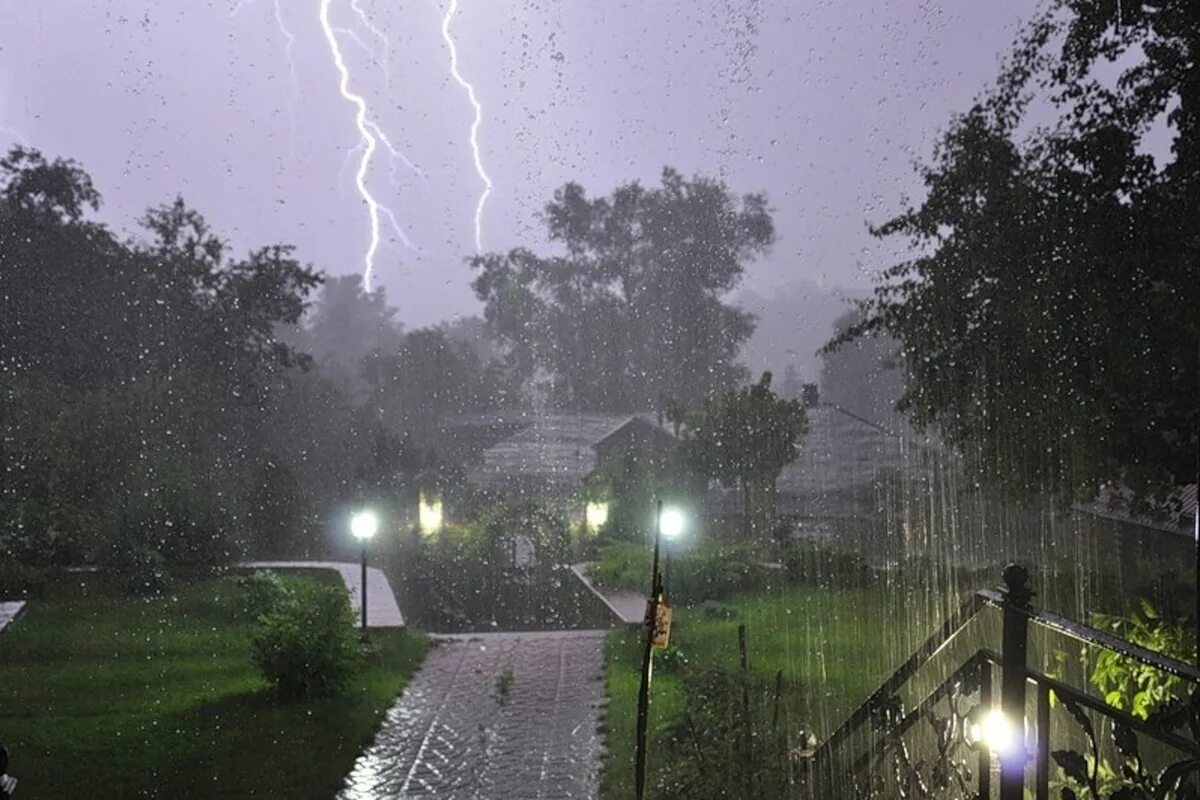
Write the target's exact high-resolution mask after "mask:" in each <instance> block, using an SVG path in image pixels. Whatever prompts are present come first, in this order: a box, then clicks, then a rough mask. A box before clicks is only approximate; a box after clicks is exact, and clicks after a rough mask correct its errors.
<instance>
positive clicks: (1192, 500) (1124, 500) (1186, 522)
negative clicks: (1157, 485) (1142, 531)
mask: <svg viewBox="0 0 1200 800" xmlns="http://www.w3.org/2000/svg"><path fill="white" fill-rule="evenodd" d="M1196 496H1197V484H1194V483H1191V484H1188V485H1187V486H1180V487H1179V489H1178V490H1177V491H1176V492H1175V493H1174V494H1173V495H1171V497H1170V498H1169V499H1168V500H1167V502H1166V503H1165V504H1164V507H1163V509H1162V510H1161V512H1160V513H1158V514H1154V513H1147V514H1135V513H1133V512H1132V511H1130V494H1129V492H1128V491H1125V490H1122V489H1120V488H1116V487H1113V486H1106V487H1104V488H1102V489H1101V490H1100V492H1099V494H1098V495H1097V496H1096V498H1095V499H1094V500H1091V501H1089V502H1086V503H1076V504H1075V510H1076V511H1081V512H1083V513H1085V514H1091V515H1092V516H1094V517H1099V518H1101V519H1107V520H1113V521H1115V522H1125V523H1129V524H1131V525H1141V526H1143V527H1146V528H1154V529H1156V530H1161V531H1170V532H1171V533H1181V534H1185V535H1191V534H1192V532H1193V526H1194V525H1195V520H1196V513H1197V509H1196Z"/></svg>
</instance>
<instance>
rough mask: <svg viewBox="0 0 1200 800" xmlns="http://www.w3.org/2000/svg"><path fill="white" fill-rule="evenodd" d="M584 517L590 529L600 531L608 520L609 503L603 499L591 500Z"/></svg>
mask: <svg viewBox="0 0 1200 800" xmlns="http://www.w3.org/2000/svg"><path fill="white" fill-rule="evenodd" d="M583 515H584V519H585V521H586V522H587V527H588V530H590V531H598V530H600V529H601V528H603V527H604V523H606V522H608V503H605V502H602V501H594V502H589V503H588V504H587V506H586V507H585V508H584V512H583Z"/></svg>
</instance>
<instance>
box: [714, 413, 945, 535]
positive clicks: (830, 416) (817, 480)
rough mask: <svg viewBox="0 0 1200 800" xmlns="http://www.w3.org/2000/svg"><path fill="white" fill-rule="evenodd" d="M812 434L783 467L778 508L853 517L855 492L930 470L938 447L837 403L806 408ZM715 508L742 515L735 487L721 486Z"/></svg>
mask: <svg viewBox="0 0 1200 800" xmlns="http://www.w3.org/2000/svg"><path fill="white" fill-rule="evenodd" d="M807 411H808V433H807V434H806V435H805V436H804V438H803V439H802V440H801V442H800V454H799V456H798V457H797V458H796V460H795V461H793V462H792V463H790V464H788V465H787V466H786V467H784V468H783V472H782V473H780V475H779V479H778V480H777V481H776V483H775V489H776V510H777V511H779V512H781V513H785V514H786V513H790V514H803V515H805V516H841V515H853V514H857V513H860V512H861V509H858V508H855V507H853V505H852V504H854V503H855V495H856V493H860V492H861V491H862V490H864V489H870V488H871V487H873V486H874V485H875V484H876V482H877V481H878V480H879V479H880V478H882V477H884V476H885V475H887V474H896V473H903V474H908V475H912V474H914V473H915V474H922V475H923V474H925V473H926V472H927V471H928V469H929V468H930V465H929V464H928V460H929V458H928V456H929V453H930V452H932V451H934V450H936V449H937V447H936V446H935V445H933V444H932V443H930V442H928V441H927V440H926V439H925V438H924V437H921V436H920V435H918V434H916V433H915V432H913V431H912V430H909V429H903V430H899V431H896V430H892V429H890V428H888V427H885V426H883V425H879V424H877V423H875V422H873V421H871V420H868V419H864V418H863V417H860V416H858V415H856V414H854V413H852V412H849V411H846V410H844V409H842V408H839V407H838V406H833V405H818V406H812V407H810V408H808V409H807ZM713 494H714V496H713V497H710V500H709V506H710V509H711V510H713V511H716V512H718V513H725V514H733V513H740V511H741V503H742V499H741V496H740V493H739V492H737V491H735V490H717V491H715V492H714V493H713Z"/></svg>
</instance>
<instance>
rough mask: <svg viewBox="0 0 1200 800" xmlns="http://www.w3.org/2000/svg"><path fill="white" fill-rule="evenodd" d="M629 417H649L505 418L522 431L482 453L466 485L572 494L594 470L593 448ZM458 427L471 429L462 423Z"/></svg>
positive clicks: (652, 417)
mask: <svg viewBox="0 0 1200 800" xmlns="http://www.w3.org/2000/svg"><path fill="white" fill-rule="evenodd" d="M634 417H641V418H643V419H646V420H648V421H650V422H652V423H655V424H657V423H656V417H655V415H654V414H653V413H640V414H596V413H589V412H556V413H540V414H529V415H527V416H524V417H516V416H514V417H510V418H509V420H508V421H510V422H516V421H521V422H523V423H525V427H523V428H521V430H519V431H517V432H516V433H515V434H513V435H511V436H509V437H508V438H506V439H504V440H503V441H500V442H497V443H496V444H494V445H492V446H491V447H488V448H487V449H485V450H484V451H483V452H482V453H481V454H480V458H479V461H478V463H477V464H476V465H475V466H474V468H473V469H471V471H470V473H469V476H470V478H471V480H472V481H473V482H474V483H476V484H478V485H481V486H486V487H490V488H501V487H508V488H516V487H522V488H528V489H538V490H544V489H567V490H570V489H574V488H576V487H578V486H579V485H580V483H581V482H582V481H583V479H584V478H585V477H586V476H587V475H588V474H589V473H591V471H592V470H593V469H595V467H596V452H595V450H593V449H592V448H593V446H594V445H595V444H596V443H597V442H599V441H601V440H602V439H604V438H605V437H607V436H608V435H609V434H611V433H612V432H613V431H615V430H617V429H618V428H620V427H621V426H622V425H624V424H625V423H627V422H628V421H629V420H630V419H632V418H634ZM462 423H463V424H471V422H470V421H468V420H463V421H462Z"/></svg>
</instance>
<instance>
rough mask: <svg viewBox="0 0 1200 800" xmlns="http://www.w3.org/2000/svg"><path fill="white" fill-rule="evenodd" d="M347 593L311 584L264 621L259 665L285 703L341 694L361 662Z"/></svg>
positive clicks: (257, 645) (257, 643)
mask: <svg viewBox="0 0 1200 800" xmlns="http://www.w3.org/2000/svg"><path fill="white" fill-rule="evenodd" d="M360 657H361V656H360V653H359V650H358V643H357V641H356V637H355V632H354V613H353V611H352V610H351V608H350V603H349V599H348V597H347V595H346V590H345V589H343V588H340V587H337V586H330V585H327V584H320V583H315V582H312V581H305V582H304V583H298V584H297V585H296V586H295V588H293V589H291V590H290V591H288V592H286V594H284V595H283V596H282V598H281V600H280V602H279V603H278V604H277V605H276V606H275V607H274V608H273V609H272V610H270V611H268V612H267V613H265V614H263V615H262V616H261V617H260V618H259V623H258V629H257V630H256V631H255V634H254V661H255V663H256V664H257V665H258V668H259V670H261V672H262V674H263V677H264V678H266V679H267V681H268V682H270V683H271V684H273V685H274V686H275V688H276V690H277V691H278V693H279V696H280V697H281V698H283V699H285V700H302V699H306V698H309V697H316V696H323V695H330V694H336V693H337V692H338V691H340V690H341V689H342V688H344V687H345V685H346V682H347V681H348V680H349V678H350V676H351V675H352V674H353V672H354V668H355V666H356V665H357V663H358V661H359V659H360Z"/></svg>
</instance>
